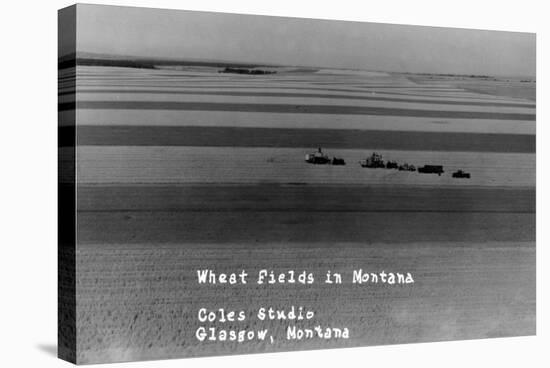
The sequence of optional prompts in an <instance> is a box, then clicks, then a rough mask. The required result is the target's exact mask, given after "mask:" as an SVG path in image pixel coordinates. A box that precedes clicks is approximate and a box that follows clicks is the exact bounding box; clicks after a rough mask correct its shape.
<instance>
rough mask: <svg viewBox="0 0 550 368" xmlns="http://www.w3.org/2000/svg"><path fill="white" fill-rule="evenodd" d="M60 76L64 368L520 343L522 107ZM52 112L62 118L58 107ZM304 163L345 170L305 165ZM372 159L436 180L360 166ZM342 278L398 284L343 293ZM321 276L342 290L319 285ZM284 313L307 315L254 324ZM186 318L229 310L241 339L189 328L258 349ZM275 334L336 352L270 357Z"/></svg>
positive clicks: (292, 76)
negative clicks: (396, 276) (317, 153)
mask: <svg viewBox="0 0 550 368" xmlns="http://www.w3.org/2000/svg"><path fill="white" fill-rule="evenodd" d="M78 75H79V78H78V79H77V81H78V82H77V83H78V85H77V93H76V106H77V109H78V110H77V129H76V134H77V137H78V142H79V147H78V149H77V151H76V157H77V163H78V169H77V177H76V180H77V183H78V187H77V204H78V215H77V236H78V247H77V272H78V275H77V276H78V277H77V328H78V336H79V338H78V341H77V343H78V361H79V362H80V363H99V362H109V361H128V360H136V359H156V358H166V357H174V358H176V357H188V356H197V355H205V354H207V353H208V354H236V353H245V352H261V351H281V350H296V349H313V348H331V347H342V346H358V345H379V344H389V343H407V342H423V341H441V340H454V339H473V338H486V337H503V336H518V335H531V334H534V333H535V304H536V303H535V219H536V216H535V196H536V191H535V172H536V170H535V169H536V167H535V161H536V160H535V150H536V147H535V104H534V103H533V101H531V100H526V99H524V98H514V97H509V96H507V95H506V94H500V95H499V96H493V95H489V94H481V93H475V92H473V91H472V90H471V88H461V87H460V86H457V85H455V84H453V83H451V81H449V82H448V83H445V82H443V81H439V80H434V81H432V82H427V81H422V83H415V82H414V81H412V80H411V79H409V78H407V77H405V76H403V75H398V74H387V73H372V72H358V71H350V70H345V71H344V70H342V71H338V70H331V69H327V70H303V71H300V70H292V71H290V69H288V70H286V69H285V70H283V69H281V70H280V72H279V73H278V74H275V75H269V76H265V75H264V76H257V77H253V76H240V75H233V74H224V73H217V70H216V69H214V68H193V67H189V68H181V70H168V69H165V70H154V69H143V70H138V69H132V68H112V67H81V66H80V67H78ZM498 88H503V87H502V84H501V83H500V84H499V87H498ZM514 88H515V87H514ZM63 92H64V93H66V92H70V91H63ZM60 102H61V110H62V111H61V112H60V114H61V116H63V114H66V113H68V112H69V111H70V109H72V108H74V99H73V100H71V97H70V96H69V95H66V94H62V95H61V96H60ZM63 109H65V110H64V111H63ZM71 134H75V131H74V130H70V129H64V128H61V129H60V142H63V137H64V135H71ZM319 146H322V147H323V148H325V150H326V152H327V153H328V154H329V155H331V156H341V157H344V158H345V160H346V162H347V165H346V166H340V167H338V166H325V165H309V164H306V163H305V162H304V155H305V154H306V153H308V152H311V151H313V150H316V149H317V147H319ZM67 150H68V149H67V148H62V149H61V153H66V151H67ZM375 150H376V151H379V152H380V153H382V154H383V156H384V158H385V159H386V160H397V161H399V162H400V163H402V162H408V163H411V164H414V165H416V166H421V165H424V164H441V165H444V167H445V173H444V174H443V175H442V176H437V175H425V174H419V173H417V172H414V173H413V172H399V171H397V170H386V169H364V168H361V167H360V166H359V164H358V162H357V161H359V160H360V159H364V158H365V157H366V156H367V155H369V154H370V153H372V151H375ZM61 156H63V157H64V156H66V154H65V155H61ZM63 157H62V159H63ZM457 169H465V170H466V171H468V172H470V173H471V174H472V178H471V179H469V180H459V179H453V178H452V177H451V172H452V171H454V170H457ZM60 179H61V181H66V179H67V178H64V177H63V175H62V177H61V178H60ZM205 268H210V269H213V270H215V271H217V272H238V271H241V270H243V269H246V271H247V272H248V273H249V274H251V275H255V274H257V272H258V271H259V270H261V269H264V268H265V269H273V270H274V271H276V272H285V271H288V270H296V271H297V272H301V271H303V270H307V271H308V272H313V273H314V275H315V278H316V282H315V283H314V284H313V285H300V284H292V285H291V284H283V285H257V284H250V285H234V286H230V285H199V284H198V283H197V281H196V271H197V269H205ZM359 268H362V269H363V270H365V271H366V272H382V271H385V272H410V273H411V274H412V276H413V277H414V283H413V284H410V285H386V284H366V285H359V284H352V283H351V282H350V281H351V274H352V271H353V270H354V269H359ZM327 270H331V271H332V272H339V273H341V274H342V275H343V277H344V283H343V284H342V285H338V286H335V285H330V284H324V283H323V282H322V280H323V279H324V277H323V276H324V274H325V273H326V271H327ZM292 305H294V306H296V307H298V306H303V307H305V308H307V309H310V310H313V311H314V313H315V317H314V318H313V320H311V321H298V322H290V321H260V320H258V318H257V315H256V312H257V311H258V308H260V307H275V308H285V309H288V308H290V307H291V306H292ZM200 308H209V309H213V310H216V309H218V308H224V309H227V310H237V311H239V310H244V312H245V314H246V320H245V321H244V322H227V323H211V324H208V323H207V324H206V325H207V326H214V327H217V328H225V329H231V328H237V329H264V328H266V329H268V330H269V336H272V337H273V338H274V339H273V341H258V340H253V341H249V342H242V343H237V342H223V343H221V342H211V341H206V342H200V341H198V340H197V339H196V337H195V332H196V330H197V328H198V327H199V326H201V325H204V324H203V323H200V322H199V321H198V318H197V313H198V310H199V309H200ZM289 325H290V326H294V325H295V326H297V327H303V328H308V327H313V326H315V325H321V326H323V327H342V328H343V327H348V328H349V329H350V338H349V339H347V340H345V339H332V340H324V339H319V338H314V339H309V340H301V341H292V340H287V339H286V338H285V337H286V328H287V327H288V326H289Z"/></svg>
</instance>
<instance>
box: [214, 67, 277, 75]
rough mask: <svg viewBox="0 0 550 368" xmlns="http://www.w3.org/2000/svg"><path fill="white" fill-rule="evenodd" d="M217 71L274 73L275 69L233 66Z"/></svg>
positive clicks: (256, 73)
mask: <svg viewBox="0 0 550 368" xmlns="http://www.w3.org/2000/svg"><path fill="white" fill-rule="evenodd" d="M219 73H234V74H254V75H258V74H275V73H277V72H276V71H271V70H262V69H247V68H235V67H229V66H228V67H226V68H225V69H223V70H220V71H219Z"/></svg>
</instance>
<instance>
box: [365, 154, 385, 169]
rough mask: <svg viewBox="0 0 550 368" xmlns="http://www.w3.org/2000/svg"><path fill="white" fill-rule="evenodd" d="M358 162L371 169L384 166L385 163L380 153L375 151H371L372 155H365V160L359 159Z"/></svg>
mask: <svg viewBox="0 0 550 368" xmlns="http://www.w3.org/2000/svg"><path fill="white" fill-rule="evenodd" d="M359 164H361V166H362V167H368V168H371V169H376V168H381V169H384V168H386V164H385V163H384V160H383V159H382V155H381V154H379V153H376V152H373V153H372V155H370V157H367V158H366V159H365V160H361V161H359Z"/></svg>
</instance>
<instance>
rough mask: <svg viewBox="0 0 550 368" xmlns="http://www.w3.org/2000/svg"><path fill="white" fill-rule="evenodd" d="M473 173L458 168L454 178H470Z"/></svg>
mask: <svg viewBox="0 0 550 368" xmlns="http://www.w3.org/2000/svg"><path fill="white" fill-rule="evenodd" d="M470 177H471V175H470V173H468V172H465V171H464V170H458V171H455V172H454V173H453V178H458V179H470Z"/></svg>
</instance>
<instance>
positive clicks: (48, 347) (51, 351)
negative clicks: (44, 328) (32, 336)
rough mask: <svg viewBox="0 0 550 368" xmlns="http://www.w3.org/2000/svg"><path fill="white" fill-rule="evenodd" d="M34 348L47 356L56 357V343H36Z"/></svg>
mask: <svg viewBox="0 0 550 368" xmlns="http://www.w3.org/2000/svg"><path fill="white" fill-rule="evenodd" d="M36 348H37V349H38V350H40V351H41V352H43V353H45V354H47V355H49V356H52V357H54V358H55V357H57V344H38V345H36Z"/></svg>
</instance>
